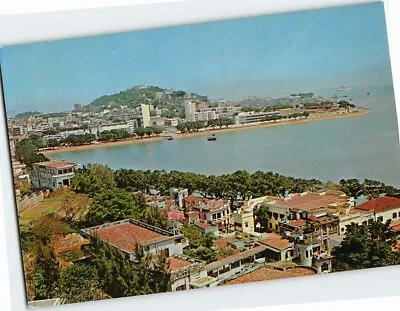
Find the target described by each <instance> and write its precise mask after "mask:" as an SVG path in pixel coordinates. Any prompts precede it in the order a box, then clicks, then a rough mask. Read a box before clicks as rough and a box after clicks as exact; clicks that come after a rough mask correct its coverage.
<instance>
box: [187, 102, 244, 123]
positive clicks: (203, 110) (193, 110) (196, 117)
mask: <svg viewBox="0 0 400 311" xmlns="http://www.w3.org/2000/svg"><path fill="white" fill-rule="evenodd" d="M240 109H241V108H240V107H238V106H233V105H230V104H226V103H217V104H214V105H210V104H206V103H197V102H193V101H190V100H189V101H186V102H185V120H186V121H190V122H193V121H210V120H215V119H219V118H232V117H233V116H234V114H235V113H237V112H238V111H240Z"/></svg>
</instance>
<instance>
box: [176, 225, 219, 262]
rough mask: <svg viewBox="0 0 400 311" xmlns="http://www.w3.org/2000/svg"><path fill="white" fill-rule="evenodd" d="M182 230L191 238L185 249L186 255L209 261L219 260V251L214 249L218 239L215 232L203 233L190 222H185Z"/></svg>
mask: <svg viewBox="0 0 400 311" xmlns="http://www.w3.org/2000/svg"><path fill="white" fill-rule="evenodd" d="M181 232H182V234H183V235H184V236H185V237H186V238H187V239H188V240H189V247H188V248H186V249H184V252H185V254H186V255H188V256H190V257H193V258H196V259H198V260H203V261H205V262H207V263H209V262H212V261H215V260H217V252H216V251H215V250H214V244H215V239H216V238H215V235H214V234H212V233H207V234H205V235H202V234H201V232H200V230H199V229H197V228H196V227H195V226H193V225H189V224H184V225H183V226H182V228H181Z"/></svg>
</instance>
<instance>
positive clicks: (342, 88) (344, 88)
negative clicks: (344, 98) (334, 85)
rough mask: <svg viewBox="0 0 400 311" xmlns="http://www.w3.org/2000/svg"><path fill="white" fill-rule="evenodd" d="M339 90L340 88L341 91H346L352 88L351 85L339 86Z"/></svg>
mask: <svg viewBox="0 0 400 311" xmlns="http://www.w3.org/2000/svg"><path fill="white" fill-rule="evenodd" d="M337 90H338V91H339V92H344V91H348V90H351V88H350V87H345V86H342V87H339V88H338V89H337Z"/></svg>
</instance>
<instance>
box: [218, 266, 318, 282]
mask: <svg viewBox="0 0 400 311" xmlns="http://www.w3.org/2000/svg"><path fill="white" fill-rule="evenodd" d="M315 274H316V273H315V272H313V271H312V270H310V269H305V268H293V269H288V270H286V271H281V270H275V269H270V268H261V269H258V270H256V271H253V272H250V273H247V274H245V275H242V276H240V277H238V278H236V279H234V280H231V281H228V282H227V283H225V284H224V285H235V284H242V283H252V282H260V281H267V280H277V279H284V278H292V277H299V276H306V275H315Z"/></svg>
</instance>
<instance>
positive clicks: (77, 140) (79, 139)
mask: <svg viewBox="0 0 400 311" xmlns="http://www.w3.org/2000/svg"><path fill="white" fill-rule="evenodd" d="M94 140H96V135H94V134H89V133H85V134H71V135H69V136H68V137H66V138H65V139H64V140H63V141H62V142H63V143H65V144H70V145H73V146H79V145H86V144H90V143H91V142H92V141H94Z"/></svg>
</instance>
